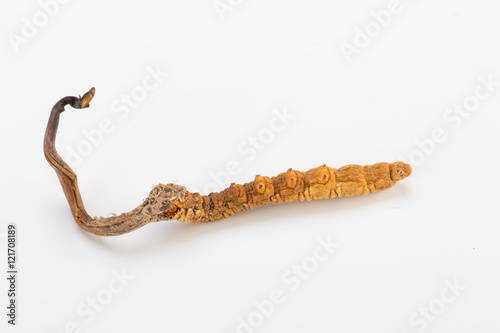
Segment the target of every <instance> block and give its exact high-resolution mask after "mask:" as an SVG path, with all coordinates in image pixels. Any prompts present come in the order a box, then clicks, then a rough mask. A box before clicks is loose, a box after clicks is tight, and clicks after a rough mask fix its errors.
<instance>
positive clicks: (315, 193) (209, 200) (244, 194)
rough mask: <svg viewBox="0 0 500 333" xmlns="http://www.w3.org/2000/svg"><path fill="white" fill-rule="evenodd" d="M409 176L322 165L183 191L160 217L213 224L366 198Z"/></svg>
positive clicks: (390, 166)
mask: <svg viewBox="0 0 500 333" xmlns="http://www.w3.org/2000/svg"><path fill="white" fill-rule="evenodd" d="M410 174H411V166H409V165H408V164H405V163H403V162H396V163H377V164H373V165H367V166H360V165H346V166H344V167H341V168H338V169H334V168H331V167H328V166H326V165H322V166H320V167H317V168H313V169H310V170H308V171H305V172H304V171H297V170H293V169H288V170H287V171H286V172H283V173H280V174H279V175H277V176H275V177H271V178H270V177H266V176H261V175H257V176H256V177H255V179H254V180H253V181H252V182H249V183H245V184H243V185H240V184H234V183H233V184H231V186H229V187H228V188H226V189H224V190H222V191H221V192H213V193H210V194H208V195H200V194H199V193H197V192H195V193H191V192H189V191H186V196H185V198H183V200H175V201H170V203H171V204H172V206H171V208H170V209H169V210H168V211H166V212H164V214H165V215H167V216H168V217H169V218H170V219H174V220H179V221H182V222H195V223H204V222H213V221H216V220H220V219H223V218H226V217H229V216H232V215H235V214H238V213H241V212H243V211H246V210H249V209H252V208H255V207H258V206H265V205H273V204H279V203H289V202H294V201H306V200H307V201H310V200H321V199H328V198H336V197H344V196H346V197H350V196H355V195H362V194H364V195H366V194H369V193H373V192H378V191H382V190H385V189H387V188H390V187H392V186H393V185H394V184H395V183H396V182H397V181H398V180H401V179H403V178H406V177H407V176H409V175H410Z"/></svg>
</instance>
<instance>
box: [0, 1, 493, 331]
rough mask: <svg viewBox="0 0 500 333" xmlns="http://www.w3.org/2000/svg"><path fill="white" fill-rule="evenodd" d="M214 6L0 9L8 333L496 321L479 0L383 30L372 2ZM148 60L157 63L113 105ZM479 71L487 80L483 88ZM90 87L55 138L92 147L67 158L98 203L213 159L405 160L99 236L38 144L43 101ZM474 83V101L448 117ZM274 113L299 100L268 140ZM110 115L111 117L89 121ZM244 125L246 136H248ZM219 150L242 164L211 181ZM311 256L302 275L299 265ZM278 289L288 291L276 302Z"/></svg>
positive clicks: (282, 163) (126, 203) (204, 171)
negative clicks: (372, 188) (340, 182)
mask: <svg viewBox="0 0 500 333" xmlns="http://www.w3.org/2000/svg"><path fill="white" fill-rule="evenodd" d="M42 3H50V1H48V0H45V2H43V1H42ZM221 3H225V4H226V6H230V8H231V10H228V11H225V12H218V11H217V9H216V8H215V7H214V3H213V2H212V1H211V0H205V1H180V0H176V1H164V2H161V3H160V2H159V1H141V2H138V1H136V2H132V1H106V2H104V1H81V0H73V1H68V3H65V4H62V3H61V4H60V3H58V2H52V5H51V6H52V7H51V6H48V7H47V6H46V7H47V8H49V9H46V10H48V11H49V12H50V14H51V15H52V16H49V15H48V14H44V11H43V8H42V6H41V4H40V3H38V2H36V1H32V2H19V1H11V0H9V1H3V2H2V4H1V5H0V13H1V19H0V22H1V23H0V26H1V37H2V38H1V43H0V47H1V55H2V59H1V60H2V61H1V62H0V69H1V82H0V84H1V87H0V89H1V99H0V105H1V109H2V121H1V123H0V124H1V125H0V126H1V131H0V136H1V137H0V139H1V153H2V158H1V159H2V160H1V161H2V163H1V166H0V168H1V169H0V171H1V172H0V180H1V183H0V184H1V192H0V196H1V197H0V202H1V211H0V221H1V223H0V226H1V233H2V235H1V236H2V238H1V239H0V241H1V243H2V244H1V251H0V253H3V254H4V255H2V256H0V257H1V258H2V259H1V261H2V265H1V267H2V270H3V272H4V273H2V276H4V275H6V273H5V272H6V265H5V264H6V261H7V258H6V237H5V234H6V230H7V225H8V224H9V223H15V224H16V225H17V227H18V267H19V275H18V286H17V289H18V297H17V304H18V318H17V324H18V325H17V327H16V328H15V329H13V328H12V327H11V325H7V323H6V321H7V317H6V312H7V310H6V309H5V306H6V304H7V301H8V299H7V289H8V287H7V283H6V282H7V281H6V279H5V278H2V279H1V281H2V282H1V283H0V288H1V289H0V295H1V297H0V304H2V307H1V308H2V309H3V310H2V311H1V316H0V318H2V320H1V324H0V327H2V329H1V330H2V332H14V331H16V332H139V331H141V332H142V331H147V332H245V333H249V332H262V333H264V332H306V331H312V332H394V333H402V332H408V333H413V332H472V331H481V332H498V331H499V329H500V324H499V322H498V313H499V310H500V306H499V303H498V299H499V297H500V288H499V287H498V281H499V280H500V270H499V269H498V263H499V259H500V242H499V241H498V240H499V232H500V227H499V221H500V219H499V217H500V214H499V211H498V203H497V200H498V191H497V189H498V187H499V186H500V181H499V178H498V172H497V170H496V169H497V165H498V164H497V161H498V157H497V154H498V143H499V139H500V134H499V128H498V123H499V121H500V116H499V114H498V110H499V107H500V87H499V86H498V82H500V70H499V64H500V60H499V59H500V44H499V42H498V32H499V31H500V21H499V20H498V8H496V6H494V5H493V4H494V2H493V1H485V0H484V1H474V2H472V1H456V0H455V1H439V2H435V1H424V0H422V1H406V0H401V2H399V5H397V6H396V7H397V10H396V12H397V13H393V14H391V17H390V19H389V18H387V16H385V20H386V23H385V26H382V27H381V25H380V23H377V21H376V20H375V17H376V16H377V14H373V13H379V16H381V15H382V14H381V13H387V8H388V6H390V5H389V3H390V1H387V0H386V1H357V2H356V4H352V3H351V1H325V0H323V1H320V0H317V1H316V0H309V1H299V0H296V1H290V0H289V1H285V0H282V1H236V0H232V1H229V0H224V1H221ZM54 4H57V7H54ZM382 10H385V12H384V11H382ZM381 11H382V12H381ZM382 17H383V18H384V16H383V15H382ZM44 18H46V19H47V20H44ZM379 19H380V18H379ZM26 22H30V23H26ZM33 23H36V24H37V25H38V27H36V26H35V27H36V30H35V31H33V29H32V30H29V28H27V27H25V26H27V25H29V24H33ZM367 28H368V29H372V30H370V31H369V33H370V34H371V37H370V36H368V39H366V37H365V38H364V39H363V37H362V36H361V37H360V31H365V29H367ZM23 29H24V30H23ZM23 33H24V35H23ZM361 34H364V32H361ZM356 43H357V44H356ZM363 43H364V44H363ZM347 44H349V45H351V46H352V47H357V46H356V45H358V46H359V47H357V53H354V54H352V55H351V56H346V55H345V54H344V53H343V51H342V47H344V48H345V47H346V45H347ZM365 44H366V45H365ZM148 68H149V70H155V69H158V70H159V71H161V72H162V73H167V72H168V77H165V78H162V79H161V80H160V81H161V82H160V83H158V85H157V87H156V88H155V89H152V90H150V91H147V95H146V96H144V99H143V100H142V101H140V102H138V103H137V106H136V107H135V108H129V113H128V114H127V115H126V116H124V113H121V112H116V111H117V107H118V106H122V107H123V105H124V104H123V102H121V98H122V96H123V95H130V94H131V93H132V92H134V91H135V93H136V94H137V93H139V92H140V91H141V88H140V86H141V84H142V81H143V79H144V78H145V77H146V76H147V75H148ZM488 79H489V80H491V81H493V82H497V83H496V86H494V85H493V87H490V89H491V91H488V90H487V88H486V87H485V86H484V85H483V86H482V87H480V88H477V87H478V86H481V80H488ZM149 82H153V81H149ZM92 86H95V87H96V96H95V98H94V100H93V101H92V103H91V107H90V108H89V109H85V110H73V109H72V108H70V107H66V112H64V113H63V114H62V116H61V124H60V130H59V135H58V138H57V147H58V150H59V152H60V154H61V156H62V157H63V158H67V155H68V151H70V150H71V149H73V150H75V151H77V149H78V147H80V149H83V148H82V147H84V146H85V147H86V148H87V151H86V156H83V155H82V156H81V161H80V162H79V163H72V164H71V166H72V167H73V169H74V170H75V172H76V173H77V174H78V177H79V183H80V189H81V192H82V196H83V199H84V202H85V205H86V208H87V211H88V212H89V213H90V214H91V215H98V216H107V215H108V214H109V213H111V212H115V213H121V212H124V211H128V210H130V209H132V208H134V207H136V206H137V205H138V204H139V203H140V202H141V200H143V199H144V198H145V197H146V196H147V194H148V193H149V190H150V188H151V187H152V186H154V185H156V184H158V183H170V182H175V183H178V184H181V185H184V186H186V187H187V188H188V189H189V190H191V191H200V192H202V193H203V194H207V193H206V192H205V189H207V188H208V186H210V185H209V184H210V183H215V180H216V179H215V178H216V177H215V176H214V175H218V177H219V179H220V180H221V181H227V182H236V183H244V182H248V181H251V180H253V177H254V176H255V175H256V174H261V175H267V176H274V175H277V174H278V173H280V172H283V171H285V170H286V169H288V168H289V167H293V168H294V169H296V170H307V169H309V168H312V167H316V166H319V165H321V164H323V163H325V164H327V165H329V166H331V167H340V166H343V165H346V164H352V163H355V164H362V165H365V164H372V163H376V162H381V161H387V162H393V161H397V160H401V159H405V160H410V162H411V163H412V165H413V167H414V173H413V175H412V176H411V177H409V178H408V179H406V180H404V181H403V182H401V183H398V184H397V185H396V186H395V187H394V188H392V189H390V190H387V191H385V192H381V193H376V194H373V195H368V196H363V197H354V198H342V199H333V200H323V201H317V202H306V203H294V204H288V205H281V206H273V207H265V208H259V209H256V210H254V211H251V212H246V213H243V214H240V215H238V216H234V217H232V218H230V219H227V220H223V221H219V222H216V223H210V224H201V225H196V224H187V223H180V222H177V221H169V222H159V223H155V224H151V225H148V226H146V227H144V228H142V229H139V230H137V231H134V232H132V233H130V234H127V235H123V236H119V237H113V238H105V237H97V236H93V235H91V234H88V233H86V232H84V231H82V230H80V229H79V228H78V226H77V225H76V224H75V223H74V221H73V219H72V217H71V213H70V211H69V207H68V205H67V202H66V200H65V197H64V195H63V192H62V189H61V187H60V185H59V182H58V180H57V177H56V175H55V173H54V172H53V170H52V169H51V168H50V166H49V165H48V164H47V162H46V161H45V159H44V156H43V153H42V140H43V135H44V131H45V125H46V122H47V119H48V116H49V112H50V109H51V108H52V106H53V105H54V103H55V102H57V101H58V100H59V99H60V98H62V97H64V96H67V95H78V94H83V93H84V92H86V91H87V90H88V89H89V88H90V87H92ZM477 89H478V90H477ZM477 91H479V92H480V93H482V95H481V96H482V98H483V97H484V98H483V100H480V101H479V103H478V105H475V106H474V105H473V107H471V106H470V105H469V106H468V107H469V108H470V109H471V108H473V109H474V110H473V111H471V112H468V111H467V113H463V114H464V115H465V116H466V117H465V116H464V117H462V116H459V115H458V114H455V113H454V111H453V110H454V109H453V108H454V105H459V104H463V103H464V102H466V103H473V102H474V101H478V99H477V98H476V97H475V96H476V95H475V94H476V93H477ZM485 94H486V95H487V97H485ZM120 103H121V104H120ZM471 105H472V104H471ZM285 109H286V110H287V112H288V113H289V114H292V115H293V116H294V117H293V118H292V119H289V121H288V123H287V124H286V125H283V123H279V122H278V123H277V124H282V126H280V131H275V132H273V133H272V135H273V137H272V139H270V137H269V130H266V128H268V129H269V127H270V122H272V121H274V120H273V117H275V115H276V113H275V112H276V110H281V112H283V110H285ZM455 109H456V107H455ZM122 110H123V109H122ZM120 116H122V117H121V118H120ZM103 119H109V121H111V123H112V130H108V133H105V134H102V138H100V137H99V135H97V134H95V131H94V130H96V129H98V128H99V124H100V123H101V122H102V121H103ZM105 121H106V120H105ZM85 131H87V132H89V131H90V132H91V133H94V134H95V136H94V141H95V142H96V144H92V145H91V146H90V149H89V146H88V143H87V144H86V143H84V142H85V141H87V142H88V139H87V138H86V136H85V135H84V134H83V133H84V132H85ZM93 131H94V132H93ZM433 133H438V134H439V135H438V136H439V140H437V141H439V142H435V141H433V142H432V143H431V141H430V140H433V139H432V138H433ZM266 134H267V136H266ZM259 135H260V137H261V138H264V140H265V141H266V142H265V144H263V145H262V147H260V148H261V150H260V151H256V154H255V155H252V154H251V153H249V152H248V151H246V152H245V149H250V148H249V147H250V143H249V141H248V140H249V137H257V138H258V137H259ZM259 144H262V142H260V143H259ZM238 147H240V149H238ZM242 149H243V151H242ZM230 161H236V162H237V166H238V168H236V169H237V170H236V171H235V172H233V175H231V176H230V177H229V178H228V179H224V178H227V177H225V176H224V174H225V172H226V165H227V163H229V162H230ZM231 163H234V162H231ZM214 177H215V178H214ZM329 237H330V239H331V240H332V241H334V242H336V243H337V244H338V247H337V248H336V249H335V250H334V251H333V252H332V253H331V254H329V255H328V256H327V259H326V260H323V261H321V262H318V261H317V260H316V259H315V257H314V253H315V249H316V248H317V247H318V246H319V242H318V238H319V239H323V240H328V238H329ZM322 254H323V255H325V254H326V252H322ZM322 258H323V259H324V257H322ZM304 263H305V265H306V269H307V270H309V271H310V273H308V276H307V278H305V276H302V277H301V278H298V276H295V275H293V273H292V271H291V270H292V269H293V267H294V265H295V266H297V267H302V265H303V264H304ZM301 269H303V268H301ZM123 272H125V274H126V275H127V276H129V279H128V280H127V282H125V283H123V284H120V283H119V282H118V281H117V280H115V274H122V273H123ZM292 277H293V280H292V279H291V278H292ZM292 281H293V282H292ZM299 282H300V285H299V284H298V283H299ZM110 284H111V286H112V290H113V291H114V292H115V293H112V292H111V291H110V289H109V288H110ZM453 284H455V285H458V287H453V288H452V287H450V285H453ZM297 286H298V288H294V287H297ZM117 289H120V290H119V291H118V292H117ZM273 291H274V292H275V293H276V292H278V293H279V292H281V293H282V294H283V296H282V297H281V302H280V304H273V305H272V306H270V303H269V302H270V301H269V300H270V298H271V296H270V295H271V293H272V292H273ZM92 299H96V300H97V301H96V302H97V305H96V308H98V309H99V311H97V310H93V308H92V306H91V305H90V304H91V302H92ZM101 303H105V304H104V305H102V304H101ZM256 303H258V304H261V305H262V306H264V308H265V309H264V310H262V309H260V310H259V306H258V305H256ZM424 313H428V314H427V315H424ZM243 322H245V324H242V323H243ZM246 325H247V326H246Z"/></svg>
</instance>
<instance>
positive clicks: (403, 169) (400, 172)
mask: <svg viewBox="0 0 500 333" xmlns="http://www.w3.org/2000/svg"><path fill="white" fill-rule="evenodd" d="M390 169H391V179H392V180H393V181H395V182H396V181H398V180H402V179H405V178H406V177H408V176H409V175H411V173H412V167H411V165H409V164H407V163H404V162H395V163H391V166H390Z"/></svg>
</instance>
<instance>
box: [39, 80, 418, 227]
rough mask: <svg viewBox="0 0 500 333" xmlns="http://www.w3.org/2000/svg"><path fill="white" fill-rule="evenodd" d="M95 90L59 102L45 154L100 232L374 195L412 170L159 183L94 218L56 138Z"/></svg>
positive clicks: (83, 219) (376, 167)
mask: <svg viewBox="0 0 500 333" xmlns="http://www.w3.org/2000/svg"><path fill="white" fill-rule="evenodd" d="M94 94H95V89H94V88H92V89H90V90H89V91H88V92H87V93H85V94H84V95H83V97H71V96H70V97H64V98H62V99H61V100H59V101H58V102H57V103H56V104H55V105H54V107H53V108H52V112H51V114H50V118H49V122H48V124H47V130H46V132H45V139H44V153H45V158H46V159H47V161H48V162H49V164H50V165H51V166H52V167H53V168H54V170H55V171H56V173H57V176H58V177H59V181H60V182H61V186H62V188H63V191H64V194H65V195H66V199H67V200H68V203H69V206H70V209H71V213H72V214H73V218H74V219H75V221H76V223H77V224H78V225H79V226H80V227H81V228H82V229H84V230H86V231H88V232H91V233H93V234H95V235H100V236H116V235H122V234H125V233H127V232H130V231H133V230H135V229H138V228H140V227H142V226H144V225H146V224H148V223H151V222H157V221H165V220H179V221H181V222H194V223H204V222H212V221H216V220H220V219H223V218H226V217H229V216H232V215H235V214H239V213H241V212H243V211H246V210H249V209H252V208H255V207H258V206H265V205H274V204H279V203H287V202H293V201H310V200H320V199H327V198H336V197H344V196H345V197H350V196H355V195H361V194H368V193H373V192H378V191H382V190H385V189H387V188H390V187H392V186H393V185H394V184H395V183H396V182H397V181H400V180H402V179H404V178H406V177H408V176H409V175H410V174H411V172H412V168H411V166H410V165H409V164H406V163H403V162H395V163H377V164H373V165H367V166H360V165H346V166H344V167H341V168H339V169H333V168H330V167H328V166H326V165H322V166H320V167H317V168H314V169H310V170H308V171H305V172H303V171H296V170H292V169H288V170H287V171H286V172H283V173H280V174H279V175H277V176H276V177H271V178H270V177H265V176H261V175H257V176H256V177H255V179H254V181H252V182H249V183H246V184H243V185H238V184H234V183H233V184H231V186H229V187H228V188H226V189H225V190H223V191H221V192H214V193H210V194H208V195H201V194H199V193H196V192H195V193H191V192H189V191H187V190H186V188H185V187H183V186H179V185H176V184H166V185H163V184H158V185H156V186H155V187H154V188H153V189H152V190H151V192H150V193H149V195H148V196H147V198H146V199H145V200H144V201H143V202H142V203H141V204H140V205H139V206H138V207H137V208H135V209H133V210H132V211H130V212H127V213H123V214H121V215H118V216H112V217H94V218H92V217H90V215H89V214H88V213H87V212H86V210H85V208H84V206H83V201H82V197H81V195H80V191H79V189H78V182H77V177H76V174H75V173H74V172H73V170H71V168H70V167H69V166H68V165H67V164H66V163H65V162H64V161H63V160H62V158H61V157H60V156H59V154H58V153H57V151H56V148H55V138H56V133H57V127H58V124H59V116H60V114H61V113H62V112H63V111H64V107H65V106H66V105H70V106H72V107H73V108H75V109H83V108H87V107H88V106H89V103H90V101H91V100H92V98H93V97H94Z"/></svg>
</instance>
